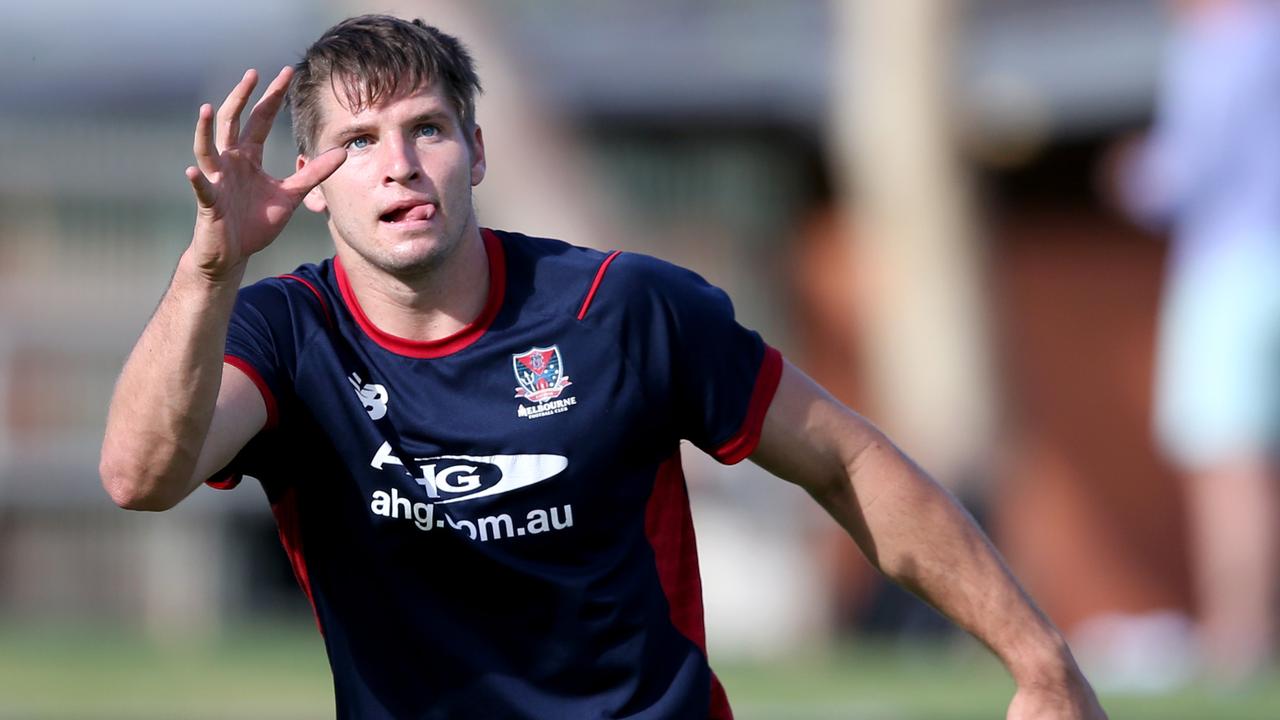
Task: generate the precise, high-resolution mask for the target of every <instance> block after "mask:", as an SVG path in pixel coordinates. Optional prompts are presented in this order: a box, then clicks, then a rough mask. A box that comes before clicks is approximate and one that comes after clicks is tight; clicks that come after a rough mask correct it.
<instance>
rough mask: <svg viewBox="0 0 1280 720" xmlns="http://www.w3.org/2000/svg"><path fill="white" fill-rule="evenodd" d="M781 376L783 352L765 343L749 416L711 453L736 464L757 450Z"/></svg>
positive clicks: (725, 462)
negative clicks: (734, 432) (765, 418)
mask: <svg viewBox="0 0 1280 720" xmlns="http://www.w3.org/2000/svg"><path fill="white" fill-rule="evenodd" d="M781 379H782V353H780V352H778V351H777V350H776V349H774V348H773V347H771V346H769V345H765V347H764V359H763V360H762V361H761V363H760V372H759V373H758V374H757V375H756V384H755V387H754V388H753V389H752V391H751V402H750V403H749V404H748V405H747V416H746V418H744V419H743V421H742V427H741V428H739V430H738V432H737V433H736V434H735V435H734V436H733V437H731V438H729V439H728V440H727V441H726V442H724V443H723V444H722V445H720V447H718V448H716V449H715V450H714V451H712V453H711V455H712V456H713V457H715V459H716V460H719V461H720V462H722V463H724V464H725V465H733V464H735V463H739V462H742V461H743V460H745V459H746V458H747V457H748V456H750V455H751V453H753V452H755V450H756V446H757V445H759V444H760V431H761V429H762V428H763V427H764V416H765V413H767V412H768V411H769V405H770V404H771V403H772V402H773V395H774V393H776V392H777V391H778V382H779V381H780V380H781Z"/></svg>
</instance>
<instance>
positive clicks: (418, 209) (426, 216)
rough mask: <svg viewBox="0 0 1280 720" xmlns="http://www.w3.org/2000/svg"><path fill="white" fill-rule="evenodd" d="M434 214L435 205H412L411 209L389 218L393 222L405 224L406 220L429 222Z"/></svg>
mask: <svg viewBox="0 0 1280 720" xmlns="http://www.w3.org/2000/svg"><path fill="white" fill-rule="evenodd" d="M435 214H436V206H435V205H430V204H427V205H414V206H413V207H411V208H408V209H405V210H400V211H398V212H396V213H394V214H393V215H392V216H391V219H392V221H393V222H405V221H407V220H430V219H431V217H432V216H433V215H435Z"/></svg>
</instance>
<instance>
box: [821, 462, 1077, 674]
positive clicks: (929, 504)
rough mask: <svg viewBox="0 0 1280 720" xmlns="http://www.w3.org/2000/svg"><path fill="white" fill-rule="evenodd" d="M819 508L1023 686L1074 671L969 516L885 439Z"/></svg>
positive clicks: (1055, 633) (1054, 633)
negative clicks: (977, 642)
mask: <svg viewBox="0 0 1280 720" xmlns="http://www.w3.org/2000/svg"><path fill="white" fill-rule="evenodd" d="M851 465H852V467H850V468H849V471H848V473H847V475H846V477H849V478H852V479H853V480H852V482H847V481H846V482H844V483H839V484H836V485H833V490H832V491H831V492H830V493H829V495H828V496H827V497H824V498H819V499H820V500H821V501H822V503H823V505H824V506H826V507H827V509H828V510H829V511H830V512H831V513H832V515H833V516H834V517H836V518H837V519H838V520H839V521H840V522H841V523H842V524H844V525H845V527H846V528H847V529H848V530H849V531H850V534H851V535H853V536H854V537H855V538H856V539H858V541H859V544H860V545H861V546H862V547H863V550H864V551H865V552H866V554H867V556H868V558H870V559H871V560H872V562H873V563H875V564H876V565H877V567H878V568H879V569H880V570H881V571H882V572H884V573H885V575H887V576H888V577H890V578H891V579H893V580H894V581H896V582H898V583H899V584H901V585H903V586H904V587H906V588H908V589H910V590H911V591H913V592H914V593H916V594H917V595H919V596H920V597H921V598H923V599H924V600H925V601H926V602H928V603H930V604H931V605H933V606H934V607H936V608H937V609H938V610H939V611H940V612H942V613H943V614H945V615H946V616H947V617H949V618H951V619H952V620H953V621H954V622H955V623H956V624H957V625H959V626H961V627H963V628H964V629H965V630H967V631H969V632H970V633H971V634H973V635H974V636H975V637H977V638H978V639H979V640H981V641H982V642H983V643H985V644H986V645H987V646H988V647H990V648H991V649H992V651H993V652H995V653H996V654H997V655H998V656H999V657H1000V659H1001V660H1002V661H1003V662H1004V664H1005V665H1006V667H1008V668H1009V671H1010V672H1011V673H1012V674H1013V675H1014V679H1015V680H1017V681H1018V682H1019V683H1020V684H1023V683H1032V682H1043V681H1052V680H1054V678H1053V677H1052V676H1053V675H1054V674H1055V673H1060V674H1062V675H1064V676H1065V675H1066V674H1069V673H1072V672H1074V663H1073V661H1072V660H1071V657H1070V653H1069V651H1068V650H1067V648H1066V645H1065V643H1064V642H1063V640H1062V637H1061V635H1060V634H1059V633H1058V631H1057V630H1056V629H1055V628H1054V627H1053V625H1052V623H1050V622H1049V620H1048V619H1047V618H1046V617H1045V616H1044V615H1043V614H1042V613H1041V612H1040V611H1039V610H1038V609H1037V608H1036V607H1035V605H1034V603H1033V602H1032V600H1031V599H1030V597H1029V596H1028V595H1027V594H1026V593H1025V592H1024V591H1023V590H1022V588H1021V587H1020V586H1019V585H1018V583H1017V581H1016V580H1015V579H1014V577H1013V575H1012V574H1011V573H1010V572H1009V570H1008V568H1007V567H1006V566H1005V564H1004V562H1003V561H1002V560H1001V558H1000V556H999V554H998V553H997V552H996V550H995V548H994V547H992V545H991V543H990V542H989V541H988V540H987V538H986V536H985V535H984V534H983V533H982V531H981V530H980V529H979V528H978V527H977V526H976V524H975V523H974V522H973V520H972V518H971V517H970V516H969V514H968V513H967V512H966V511H965V510H964V509H963V508H962V507H960V505H959V504H958V503H957V502H956V501H955V499H954V498H952V497H951V495H950V494H949V493H947V492H946V491H945V490H944V489H942V488H941V487H940V486H939V485H937V483H935V482H933V481H932V480H931V479H929V478H928V477H927V476H926V475H925V474H924V472H923V471H921V470H920V469H919V468H918V467H917V466H915V465H914V464H913V463H912V462H911V461H910V460H909V459H907V458H906V457H905V456H903V455H902V454H901V453H900V452H899V451H898V450H897V449H895V448H894V447H893V446H892V445H891V444H889V442H888V441H887V440H876V441H874V442H871V443H870V444H869V445H868V446H867V447H866V448H865V449H864V450H863V451H862V452H860V453H859V454H858V456H857V458H856V460H855V461H854V462H853V463H851Z"/></svg>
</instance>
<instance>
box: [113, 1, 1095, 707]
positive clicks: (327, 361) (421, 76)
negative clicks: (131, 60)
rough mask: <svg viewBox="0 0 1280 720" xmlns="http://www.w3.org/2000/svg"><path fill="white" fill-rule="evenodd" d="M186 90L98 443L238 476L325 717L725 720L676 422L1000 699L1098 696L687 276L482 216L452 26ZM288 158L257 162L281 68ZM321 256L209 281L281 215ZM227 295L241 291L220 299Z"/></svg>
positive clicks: (913, 496)
mask: <svg viewBox="0 0 1280 720" xmlns="http://www.w3.org/2000/svg"><path fill="white" fill-rule="evenodd" d="M255 81H256V76H255V74H254V73H253V71H249V72H248V73H246V74H245V76H244V79H243V80H241V82H240V83H239V84H238V85H237V86H236V88H235V89H234V90H233V91H232V92H231V94H230V95H229V96H228V97H227V99H226V101H225V102H224V103H223V105H222V107H221V108H220V109H219V111H218V115H217V120H216V122H215V120H214V118H213V113H212V109H211V107H210V106H207V105H206V106H203V107H201V109H200V114H199V120H198V121H197V124H196V137H195V156H196V165H195V166H194V167H190V168H187V171H186V175H187V178H188V180H189V181H190V182H191V185H192V187H193V189H194V190H195V195H196V199H197V205H198V213H197V220H196V228H195V234H194V236H193V239H192V242H191V246H190V247H189V248H188V250H187V251H186V252H185V253H184V254H183V256H182V258H181V260H180V261H179V264H178V269H177V272H176V273H175V275H174V278H173V281H172V284H171V286H170V288H169V290H168V292H167V293H166V295H165V297H164V299H163V300H162V302H161V304H160V307H159V308H158V309H157V311H156V314H155V316H154V317H153V318H152V320H151V321H150V323H149V324H148V326H147V328H146V330H145V331H144V332H143V335H142V337H141V338H140V339H139V341H138V344H137V346H136V347H135V349H134V351H133V353H132V354H131V356H130V358H129V360H128V361H127V363H126V364H125V368H124V372H123V374H122V375H121V378H120V381H119V384H118V386H117V388H116V393H115V396H114V398H113V400H112V405H111V411H110V416H109V418H108V421H107V433H106V439H105V441H104V444H103V451H102V465H101V472H102V478H103V484H104V486H105V487H106V489H107V491H108V492H109V493H110V495H111V497H112V498H113V499H114V500H115V501H116V502H117V503H118V504H120V505H121V506H122V507H126V508H131V509H139V510H163V509H166V508H169V507H172V506H173V505H174V504H176V503H177V502H179V501H180V500H181V499H182V498H184V497H186V496H187V495H188V494H190V493H191V492H192V491H193V490H194V489H195V488H196V487H197V486H198V485H200V484H201V482H204V481H205V480H207V479H210V478H212V480H211V482H212V483H214V484H217V485H224V486H225V485H230V484H234V483H235V482H236V481H237V480H238V478H239V473H242V472H243V473H248V474H251V475H253V476H254V477H257V478H259V479H260V481H261V482H262V484H263V487H264V488H265V489H266V492H267V495H268V497H269V499H270V500H271V503H272V507H273V510H274V511H275V513H276V517H277V520H278V521H279V524H280V530H281V537H282V538H283V540H284V542H285V546H286V550H287V551H288V553H289V555H290V558H291V559H292V561H293V564H294V569H295V570H296V572H297V575H298V579H299V582H300V583H301V585H302V586H303V588H304V589H305V590H306V591H307V594H308V596H309V597H310V598H311V601H312V604H313V607H314V609H315V613H316V617H317V621H318V623H319V625H320V628H321V631H322V632H323V633H324V637H325V643H326V646H327V649H328V653H329V659H330V663H331V665H332V668H333V673H334V682H335V690H336V695H337V704H338V714H339V716H341V717H351V718H373V717H447V718H459V717H478V718H509V717H531V718H588V717H590V718H597V717H628V718H642V717H643V718H693V717H702V718H706V717H712V718H728V717H731V712H730V709H729V705H728V701H727V699H726V697H725V694H724V691H723V690H722V689H721V687H720V685H719V683H718V682H717V680H716V678H715V675H714V674H713V673H712V672H711V670H710V668H709V666H708V663H707V657H706V652H705V645H704V636H703V620H702V607H701V591H700V588H699V581H698V570H697V558H696V554H695V551H694V544H693V536H692V525H691V522H690V518H689V512H688V499H687V495H686V492H685V486H684V479H683V476H682V474H681V470H680V463H679V443H680V440H681V439H688V440H690V441H692V442H694V443H695V444H697V445H698V446H699V447H701V448H703V449H704V450H706V451H708V452H710V453H712V454H714V455H715V456H716V457H717V458H718V459H720V460H721V461H723V462H738V461H740V460H742V459H744V458H746V457H751V458H752V459H753V460H754V461H756V462H758V463H760V464H761V465H763V466H764V467H766V468H768V469H769V470H771V471H773V472H774V473H776V474H777V475H779V476H781V477H783V478H786V479H788V480H790V481H792V482H794V483H797V484H799V485H800V486H801V487H803V488H805V489H806V490H807V491H808V492H809V493H810V494H811V495H813V497H814V498H815V499H816V500H818V501H819V502H820V503H821V504H822V505H823V506H824V507H825V508H826V509H827V510H828V511H829V512H830V513H831V514H832V515H833V516H834V517H835V518H836V519H837V520H838V521H839V522H840V523H841V524H843V526H844V527H845V528H846V529H848V531H849V533H850V535H851V536H853V538H854V539H855V540H856V541H857V542H858V543H859V545H860V546H861V547H862V549H863V550H864V552H866V553H867V555H868V557H870V558H871V559H872V561H873V562H875V563H876V565H877V566H878V567H879V568H880V569H881V570H882V571H883V572H885V573H886V574H888V575H889V576H890V577H892V578H893V579H895V580H896V581H898V582H900V583H902V584H904V585H906V586H908V587H910V588H911V589H912V590H914V591H916V592H917V593H919V594H920V595H921V596H922V597H924V598H925V599H927V600H928V601H929V602H931V603H933V604H934V605H935V606H936V607H938V608H939V609H940V610H942V611H943V612H944V613H946V614H947V615H948V616H949V617H951V618H952V619H953V620H955V621H956V622H957V623H959V624H960V625H961V626H963V627H964V628H966V629H967V630H969V631H970V632H972V633H974V634H975V635H976V636H978V637H979V638H980V639H981V640H982V641H983V642H985V643H986V644H987V645H988V646H990V647H991V648H992V649H993V651H995V652H996V654H997V655H999V656H1000V658H1001V659H1002V660H1003V661H1004V663H1005V664H1006V666H1007V667H1008V668H1009V670H1010V672H1012V674H1013V676H1014V678H1015V680H1016V681H1017V684H1018V690H1017V693H1016V695H1015V697H1014V699H1013V703H1012V705H1011V706H1010V711H1009V715H1010V717H1016V718H1101V717H1103V713H1102V711H1101V709H1100V708H1099V706H1098V704H1097V701H1096V699H1095V698H1094V696H1093V693H1092V691H1091V690H1090V688H1089V686H1088V684H1087V683H1086V682H1085V680H1084V678H1083V677H1082V676H1081V674H1080V672H1079V670H1078V669H1077V668H1076V665H1075V663H1074V661H1073V660H1072V658H1071V655H1070V652H1069V651H1068V649H1067V647H1066V645H1065V644H1064V643H1063V641H1062V638H1061V636H1060V635H1059V634H1058V632H1057V631H1056V630H1055V629H1054V628H1053V627H1052V625H1051V624H1050V623H1049V622H1048V620H1046V619H1045V618H1044V616H1043V615H1041V614H1040V613H1039V612H1038V611H1037V610H1036V609H1035V607H1034V606H1033V605H1032V603H1031V602H1030V600H1029V599H1028V598H1027V596H1026V595H1025V594H1024V593H1023V592H1022V591H1021V590H1020V589H1019V587H1018V586H1017V584H1016V582H1015V581H1014V579H1013V578H1012V577H1011V576H1010V574H1009V572H1008V571H1007V570H1006V569H1005V567H1004V565H1003V564H1002V563H1001V561H1000V559H999V558H998V556H997V555H996V553H995V552H994V551H993V549H992V548H991V546H990V544H989V543H988V542H987V540H986V539H985V538H984V537H983V535H982V534H981V532H980V531H979V530H978V529H977V528H976V527H975V526H974V525H973V524H972V523H971V521H970V520H969V518H968V516H967V515H966V514H965V513H964V511H963V510H961V509H960V508H959V507H958V506H957V505H956V503H955V502H954V501H953V500H952V499H951V498H950V497H949V496H948V495H947V494H946V493H945V492H944V491H943V490H941V489H940V488H939V487H938V486H937V485H935V484H934V483H933V482H932V481H930V480H929V479H928V478H927V477H926V476H925V475H924V474H923V473H922V472H921V471H920V470H919V469H918V468H916V467H915V466H914V465H913V464H912V463H911V462H910V461H909V460H908V459H907V458H905V457H904V456H903V455H902V454H901V453H899V452H898V451H897V450H896V449H895V448H894V447H893V445H892V444H891V443H890V442H889V441H888V440H887V439H886V438H885V437H884V436H882V435H881V434H880V433H879V432H877V431H876V430H875V429H874V428H873V427H871V426H870V425H869V424H868V423H867V422H866V421H865V420H863V419H862V418H860V417H859V416H858V415H856V414H854V413H853V412H851V411H849V410H848V409H846V408H844V407H842V406H841V405H839V404H838V403H837V402H835V401H834V400H833V399H832V398H831V397H830V396H829V395H827V394H826V393H824V392H823V391H822V389H821V388H819V387H817V386H816V385H814V384H813V383H812V382H811V381H810V380H808V379H807V378H806V377H805V376H804V375H803V374H801V373H800V372H799V371H798V370H796V369H795V368H794V367H792V366H791V365H789V364H787V363H785V362H784V361H783V360H782V359H781V357H780V356H779V355H778V353H777V352H776V351H775V350H773V349H771V348H769V347H768V346H767V345H765V343H764V342H763V341H762V340H761V339H760V337H759V336H758V335H756V334H755V333H752V332H749V331H747V330H745V329H744V328H742V327H741V326H739V325H738V324H737V323H736V322H734V319H733V311H732V307H731V305H730V304H729V301H728V298H727V297H725V295H724V294H723V293H722V292H720V291H719V290H717V289H715V288H713V287H711V286H709V285H707V284H706V283H705V282H704V281H703V280H702V279H701V278H699V277H697V276H696V275H694V274H692V273H690V272H688V271H685V270H682V269H680V268H677V267H674V266H672V265H669V264H666V263H663V262H661V261H658V260H655V259H652V258H647V257H644V256H639V255H631V254H618V253H613V254H608V255H606V254H603V253H599V252H596V251H593V250H586V249H582V248H576V247H573V246H570V245H566V244H564V243H560V242H557V241H552V240H544V239H537V238H530V237H525V236H522V235H518V234H515V233H507V232H498V231H493V230H487V229H482V228H480V227H479V226H478V225H477V222H476V217H475V213H474V211H473V209H472V203H471V188H472V187H473V186H475V185H477V184H478V183H479V182H480V181H481V180H482V179H483V178H484V173H485V155H484V140H483V136H482V134H481V132H480V128H479V127H478V126H477V125H476V123H475V115H474V97H475V94H476V92H478V90H479V82H478V80H477V78H476V75H475V72H474V70H473V69H472V65H471V60H470V58H469V57H468V55H467V53H466V51H465V50H464V49H463V48H462V47H461V45H460V44H459V43H458V42H457V40H455V39H454V38H452V37H449V36H447V35H445V34H443V33H441V32H439V31H438V30H436V29H434V28H431V27H428V26H426V25H424V24H423V23H422V22H421V21H415V22H413V23H408V22H405V21H402V20H398V19H395V18H390V17H385V16H365V17H360V18H354V19H352V20H348V21H345V22H343V23H341V24H339V25H337V26H335V27H334V28H332V29H331V30H330V31H328V32H327V33H326V34H325V35H324V36H323V37H321V38H320V40H319V41H317V43H316V44H315V45H313V46H312V47H311V48H310V50H308V52H307V54H306V56H305V57H304V59H303V60H302V61H301V62H300V63H299V64H298V66H297V68H296V70H295V69H290V68H286V69H284V70H282V71H281V72H280V74H279V75H278V76H276V78H275V80H274V81H272V82H271V84H270V85H269V86H268V88H267V90H266V92H265V94H264V95H263V97H262V99H261V100H260V101H259V102H258V103H257V104H256V105H255V106H254V108H253V110H252V111H251V112H250V114H249V117H248V120H247V122H246V123H245V125H244V128H243V130H242V129H241V127H240V122H239V119H240V116H241V113H242V110H243V108H244V106H245V105H246V103H247V99H248V97H249V95H250V93H251V92H252V90H253V87H254V84H255ZM291 82H292V89H291V90H290V101H291V106H292V110H293V116H294V123H295V134H296V136H297V140H298V144H299V147H300V154H299V156H298V163H297V172H296V173H295V174H293V175H292V176H290V177H288V178H285V179H284V180H277V179H275V178H272V177H270V176H268V175H266V174H265V173H264V172H263V171H262V168H261V157H262V146H263V142H264V141H265V140H266V137H267V133H268V130H269V128H270V126H271V122H272V119H273V118H274V117H275V115H276V112H277V111H278V109H279V107H280V105H281V103H282V101H283V99H284V97H285V92H286V89H287V88H289V87H290V83H291ZM300 203H302V204H306V206H307V207H308V208H309V209H311V210H313V211H316V212H322V213H325V214H326V216H327V217H328V226H329V230H330V233H331V235H332V236H333V240H334V244H335V246H336V250H337V253H336V256H335V257H334V258H333V259H332V260H327V261H325V262H323V263H321V264H319V265H304V266H302V267H300V268H299V269H298V270H297V271H295V272H294V273H293V274H291V275H285V276H282V277H280V278H274V279H270V280H265V281H263V282H260V283H257V284H255V285H252V286H250V287H247V288H245V289H243V290H239V291H238V288H239V285H240V281H241V278H242V277H243V274H244V270H245V264H246V262H247V260H248V258H249V256H251V255H252V254H253V253H255V252H257V251H259V250H261V249H262V248H264V247H266V246H267V245H268V244H270V243H271V242H272V240H273V239H274V238H275V237H276V236H277V235H278V234H279V232H280V231H281V229H282V228H283V227H284V225H285V223H287V222H288V220H289V217H290V215H291V214H292V212H293V210H294V209H295V208H296V207H297V206H298V204H300ZM237 291H238V292H237Z"/></svg>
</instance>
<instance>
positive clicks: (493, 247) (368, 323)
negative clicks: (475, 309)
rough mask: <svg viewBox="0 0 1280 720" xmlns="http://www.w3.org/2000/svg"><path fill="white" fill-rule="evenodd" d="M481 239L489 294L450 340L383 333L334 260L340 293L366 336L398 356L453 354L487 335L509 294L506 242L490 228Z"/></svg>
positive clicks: (338, 259) (481, 232)
mask: <svg viewBox="0 0 1280 720" xmlns="http://www.w3.org/2000/svg"><path fill="white" fill-rule="evenodd" d="M480 236H481V237H482V238H483V239H484V251H485V255H486V256H487V257H488V258H489V295H488V297H487V298H486V300H485V303H484V308H483V309H482V310H481V311H480V314H479V315H478V316H476V319H475V320H472V321H471V322H470V323H468V324H467V325H466V326H465V327H463V328H462V329H460V330H458V332H456V333H454V334H452V335H449V336H448V337H443V338H440V339H439V340H427V341H422V340H410V339H408V338H402V337H400V336H399V335H392V334H391V333H389V332H384V331H383V330H381V329H380V328H379V327H378V326H377V325H374V324H373V321H372V320H370V319H369V316H367V315H365V314H364V309H363V308H361V307H360V301H359V300H358V299H356V294H355V291H354V290H352V289H351V283H350V282H349V281H348V280H347V271H346V270H344V269H343V267H342V260H341V259H340V258H337V257H334V259H333V269H334V272H335V274H336V275H337V276H338V290H340V291H341V292H342V300H343V302H345V303H346V305H347V309H348V310H349V311H350V312H351V316H352V317H354V318H355V320H356V324H358V325H359V326H360V329H361V330H364V333H365V335H368V336H369V338H370V339H371V340H373V341H374V342H375V343H377V344H379V345H381V346H382V347H384V348H386V349H387V350H390V351H391V352H393V353H396V354H398V355H404V356H406V357H412V358H420V359H424V360H429V359H431V358H440V357H444V356H446V355H452V354H453V353H456V352H458V351H459V350H462V349H463V348H465V347H467V346H468V345H470V344H471V343H473V342H475V341H477V340H479V339H480V337H481V336H482V335H484V333H485V331H486V330H488V329H489V325H491V324H493V319H494V318H496V317H497V316H498V311H499V310H501V309H502V298H503V297H504V296H505V295H506V291H507V259H506V254H505V253H504V252H503V249H502V240H501V239H500V238H499V237H498V236H497V234H495V233H494V232H493V231H492V230H489V229H488V228H481V230H480Z"/></svg>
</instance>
